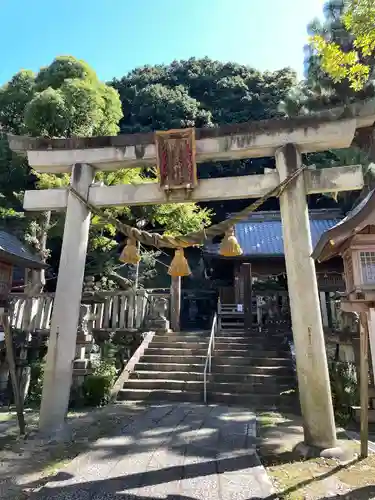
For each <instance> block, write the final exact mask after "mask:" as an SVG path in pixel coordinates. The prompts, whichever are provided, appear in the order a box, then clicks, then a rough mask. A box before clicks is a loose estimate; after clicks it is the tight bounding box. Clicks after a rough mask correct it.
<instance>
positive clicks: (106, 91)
mask: <svg viewBox="0 0 375 500" xmlns="http://www.w3.org/2000/svg"><path fill="white" fill-rule="evenodd" d="M164 90H165V89H163V88H162V89H161V94H160V92H159V91H160V89H158V87H157V86H155V88H151V89H148V90H147V91H146V90H145V92H144V96H143V97H142V96H140V99H144V102H145V106H142V104H141V101H140V100H139V101H138V107H139V113H140V115H141V113H142V112H144V115H143V116H144V117H145V118H144V119H145V120H147V115H148V112H149V111H148V109H147V107H146V103H147V96H148V98H149V100H150V102H151V103H152V102H158V103H160V106H159V114H160V117H159V118H157V113H155V114H152V113H151V112H150V113H151V116H153V117H154V118H153V122H154V123H155V124H157V123H158V122H157V120H158V119H159V121H160V123H165V119H168V117H170V116H174V110H176V113H179V116H180V118H181V120H185V125H186V126H188V125H189V124H190V121H191V120H196V119H198V116H199V115H201V116H202V120H203V121H205V119H204V117H203V115H204V113H202V112H201V110H199V106H198V105H197V104H196V103H195V102H194V99H191V98H190V97H189V96H188V95H186V92H184V90H183V89H173V90H172V91H171V92H169V93H168V92H167V94H166V95H165V92H164V94H163V91H164ZM185 101H186V102H185ZM135 105H137V103H135ZM121 117H122V104H121V101H120V98H119V94H118V92H117V90H116V89H115V88H114V87H112V86H109V85H107V84H105V83H103V82H100V81H99V80H98V78H97V76H96V74H95V72H94V71H93V70H92V68H90V66H89V65H88V64H87V63H85V62H84V61H79V60H77V59H75V58H74V57H71V56H61V57H57V58H56V59H55V60H54V61H53V62H52V64H50V65H49V66H47V67H46V68H42V69H41V70H40V71H39V73H37V74H36V75H35V74H33V73H32V72H30V71H21V72H19V73H18V74H16V75H15V76H14V77H13V78H12V79H11V80H10V81H9V82H8V83H7V84H5V85H4V86H3V87H2V88H0V124H1V128H2V136H1V137H0V176H2V177H3V178H4V181H5V182H4V183H2V194H1V197H0V216H1V217H2V219H3V224H7V223H9V221H11V223H12V226H13V228H14V225H15V221H22V223H23V224H21V229H22V230H23V231H26V233H25V237H26V239H27V240H28V241H29V242H30V243H32V244H33V245H34V246H35V247H36V249H37V250H39V251H40V252H42V253H43V252H45V250H44V249H42V248H41V247H40V242H41V241H43V238H44V236H45V235H46V232H47V231H48V235H49V244H50V247H51V248H52V251H53V254H54V255H55V259H53V260H54V266H56V264H57V261H58V258H59V247H60V242H61V235H62V230H63V224H62V219H61V217H60V216H58V215H55V214H53V215H52V219H50V217H49V216H48V217H46V216H45V214H42V215H41V216H40V217H37V218H36V219H35V218H34V219H31V220H30V218H25V217H24V213H23V210H22V195H23V191H24V190H25V189H26V187H27V185H29V187H31V186H33V185H34V186H36V187H39V188H47V187H55V186H61V185H66V184H67V183H68V182H69V178H68V176H55V175H49V174H35V173H34V174H33V173H32V172H31V171H30V168H29V167H28V165H27V161H26V160H25V159H22V158H21V157H19V156H18V155H15V154H13V153H12V152H11V151H10V150H9V147H8V144H7V140H6V136H5V134H4V132H10V133H13V134H28V135H32V136H44V137H72V136H94V135H115V134H117V133H118V131H119V125H118V123H119V120H120V118H121ZM145 175H146V176H145ZM147 176H149V173H146V174H145V173H144V172H143V171H142V169H123V170H118V171H116V172H111V173H103V172H99V173H98V174H97V180H100V181H102V182H104V183H105V184H107V185H113V184H118V183H125V184H126V183H134V182H136V183H142V182H145V181H148V180H149V179H148V177H147ZM108 211H109V212H110V213H111V215H115V216H117V217H120V218H122V219H125V220H126V221H127V222H129V223H133V224H135V223H137V221H138V220H139V219H140V218H141V219H142V220H144V219H145V220H146V221H147V222H148V224H151V225H156V226H157V227H160V228H161V229H162V230H163V229H164V228H167V230H169V231H170V232H172V233H173V232H174V233H184V232H189V231H192V230H196V229H199V228H201V227H202V226H204V225H206V224H208V223H209V222H210V211H209V210H207V209H205V208H200V207H198V206H196V205H195V204H194V203H188V204H186V205H176V206H174V205H166V206H163V207H144V208H139V209H134V210H130V209H129V207H124V208H116V209H115V208H113V209H108ZM25 226H27V229H26V228H25ZM43 234H44V236H43ZM116 249H117V242H116V230H115V228H114V227H113V226H111V225H110V224H103V222H102V221H101V220H99V219H98V218H97V217H93V219H92V224H91V228H90V239H89V252H88V259H87V265H88V268H89V269H90V270H91V271H92V272H94V273H97V274H100V275H101V274H103V273H104V274H105V273H107V274H108V273H109V274H110V273H111V270H112V269H113V268H114V267H115V265H116V264H117V257H116V252H117V250H116Z"/></svg>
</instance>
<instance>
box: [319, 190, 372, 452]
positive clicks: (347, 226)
mask: <svg viewBox="0 0 375 500" xmlns="http://www.w3.org/2000/svg"><path fill="white" fill-rule="evenodd" d="M336 256H341V257H342V259H343V262H344V278H345V287H346V290H345V292H344V293H343V294H341V309H342V311H343V312H344V313H354V314H357V315H359V318H360V327H361V328H360V399H361V407H360V418H361V455H362V457H365V456H367V454H368V417H369V414H368V403H369V392H368V380H369V363H368V356H369V354H370V355H372V360H373V366H375V363H374V360H375V190H372V191H371V192H370V193H369V194H368V195H367V196H366V197H365V198H364V199H363V200H362V201H361V203H359V204H358V205H357V206H356V207H355V208H354V209H353V210H352V211H351V212H350V213H349V214H348V215H347V217H345V219H343V220H342V221H341V222H339V223H338V224H336V226H334V227H332V228H331V229H329V230H328V231H326V232H325V233H324V234H323V235H322V236H321V238H320V240H319V241H318V243H317V245H316V247H315V249H314V252H313V254H312V257H313V258H314V259H315V260H317V261H319V262H322V261H326V260H328V259H330V258H332V257H336ZM369 340H370V348H371V350H370V352H369V349H368V342H369Z"/></svg>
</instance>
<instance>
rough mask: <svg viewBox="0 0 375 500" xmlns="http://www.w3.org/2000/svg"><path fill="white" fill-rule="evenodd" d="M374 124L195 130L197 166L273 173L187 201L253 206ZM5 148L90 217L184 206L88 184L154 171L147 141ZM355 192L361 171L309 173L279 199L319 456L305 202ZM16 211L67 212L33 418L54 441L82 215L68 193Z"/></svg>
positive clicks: (317, 344) (309, 440) (323, 427)
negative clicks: (129, 171)
mask: <svg viewBox="0 0 375 500" xmlns="http://www.w3.org/2000/svg"><path fill="white" fill-rule="evenodd" d="M374 122H375V102H374V101H371V102H368V103H366V104H364V105H355V106H353V107H352V108H348V107H346V108H342V109H335V110H329V111H328V112H327V113H325V114H322V115H320V116H313V117H301V118H297V119H293V120H280V119H277V120H265V121H262V122H254V123H243V124H236V125H228V126H224V127H219V128H215V129H197V130H196V159H197V161H198V162H204V161H208V160H211V161H215V160H217V161H225V160H229V159H238V158H249V157H266V156H275V159H276V166H277V170H276V171H273V172H272V173H265V174H263V175H249V176H242V177H228V178H220V179H208V180H201V181H199V182H198V185H197V187H196V188H195V189H194V190H193V191H192V193H191V194H190V197H189V200H190V201H212V200H229V199H243V198H258V197H260V196H262V195H264V194H265V193H266V192H268V191H269V190H270V189H272V188H274V187H276V186H277V185H278V184H279V182H281V181H283V180H284V179H285V178H286V177H287V176H288V175H289V174H290V173H292V172H293V171H295V170H296V169H297V168H298V167H299V166H300V165H301V154H302V153H307V152H315V151H325V150H327V149H331V148H336V149H339V148H346V147H349V146H350V145H351V143H352V141H353V138H354V135H355V133H356V129H358V128H362V127H372V126H373V124H374ZM9 142H10V146H11V149H12V150H13V151H18V152H27V157H28V161H29V164H30V166H31V167H32V168H33V169H34V170H36V171H38V172H48V173H70V174H71V185H72V187H73V188H74V189H75V190H76V191H78V192H79V194H80V195H81V196H82V197H84V199H86V200H88V201H89V202H90V203H91V204H93V205H96V206H98V207H108V206H121V205H146V204H162V203H171V202H176V203H179V202H183V201H186V193H184V191H174V192H172V193H171V194H170V196H169V197H167V196H166V194H165V192H164V191H163V190H162V189H161V188H160V186H159V184H157V183H155V184H142V185H116V186H102V187H101V186H97V185H94V184H93V180H94V175H95V171H96V170H106V171H114V170H116V169H119V168H132V167H137V166H144V165H155V163H156V147H155V142H154V134H134V135H120V136H116V137H95V138H72V139H51V140H48V139H41V138H37V139H32V138H28V137H15V136H10V137H9ZM362 187H363V176H362V169H361V166H349V167H346V166H343V167H336V168H327V169H322V170H313V169H308V170H305V172H304V173H303V175H301V176H299V177H298V178H297V180H296V181H294V182H293V184H292V185H290V186H289V187H288V189H286V190H285V192H283V194H282V195H281V198H280V209H281V217H282V223H283V236H284V247H285V260H286V269H287V274H288V288H289V297H290V305H291V316H292V325H293V335H294V342H295V348H296V358H297V375H298V385H299V396H300V404H301V409H302V415H303V418H304V430H305V442H306V444H309V445H314V446H318V447H321V448H329V447H332V446H334V445H335V442H336V433H335V423H334V415H333V409H332V400H331V390H330V384H329V374H328V366H327V358H326V351H325V343H324V335H323V327H322V320H321V314H320V303H319V295H318V287H317V281H316V274H315V266H314V261H313V260H312V259H311V253H312V248H311V236H310V227H309V219H308V207H307V201H306V195H307V194H312V193H326V192H339V191H347V190H354V189H361V188H362ZM24 208H25V210H32V211H39V210H43V211H45V210H66V218H65V228H64V237H63V244H62V250H61V259H60V266H59V275H58V282H57V288H56V295H55V304H54V309H53V314H52V324H51V332H50V339H49V347H48V355H47V364H46V371H45V379H44V385H43V400H42V406H41V412H40V428H41V430H42V431H57V430H59V429H60V428H61V427H62V426H63V425H64V420H65V417H66V413H67V408H68V402H69V392H70V386H71V377H72V364H73V359H74V353H75V345H76V335H77V326H78V317H79V308H80V301H81V292H82V282H83V276H84V267H85V259H86V251H87V241H88V233H89V225H90V212H89V210H88V208H87V207H86V206H85V205H84V204H83V203H81V202H80V201H79V200H78V199H77V197H75V196H74V195H73V194H72V193H69V192H68V190H67V189H47V190H44V191H26V193H25V198H24Z"/></svg>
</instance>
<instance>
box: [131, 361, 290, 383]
mask: <svg viewBox="0 0 375 500" xmlns="http://www.w3.org/2000/svg"><path fill="white" fill-rule="evenodd" d="M159 366H160V365H158V366H157V365H155V370H142V369H138V370H137V371H135V372H133V373H132V374H131V375H130V378H131V379H144V380H146V379H162V380H169V379H171V380H196V381H203V369H202V370H201V371H183V370H181V371H171V370H169V369H167V370H164V371H162V369H160V368H159ZM178 366H179V365H177V368H176V370H177V369H178ZM208 380H209V381H210V382H212V383H221V382H224V383H226V382H231V383H250V384H264V386H268V385H270V384H281V385H284V384H285V385H289V386H292V385H293V384H294V383H295V377H294V376H293V375H288V374H286V375H282V374H281V375H278V374H277V373H276V374H274V373H271V374H268V373H266V374H261V373H258V374H251V375H248V374H243V373H211V374H208Z"/></svg>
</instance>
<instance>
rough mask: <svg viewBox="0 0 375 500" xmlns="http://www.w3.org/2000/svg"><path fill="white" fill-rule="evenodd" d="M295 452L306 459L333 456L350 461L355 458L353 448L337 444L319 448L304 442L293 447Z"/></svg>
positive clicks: (332, 457) (343, 460)
mask: <svg viewBox="0 0 375 500" xmlns="http://www.w3.org/2000/svg"><path fill="white" fill-rule="evenodd" d="M293 453H295V454H296V455H298V456H299V457H300V458H302V459H304V460H308V459H311V458H319V457H321V458H331V459H334V460H339V461H340V462H348V461H350V460H353V459H354V458H355V453H354V451H353V449H350V448H349V447H348V448H346V447H345V446H335V447H334V448H317V447H316V446H309V445H308V444H306V443H304V442H302V443H298V444H297V445H296V446H295V447H294V448H293Z"/></svg>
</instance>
